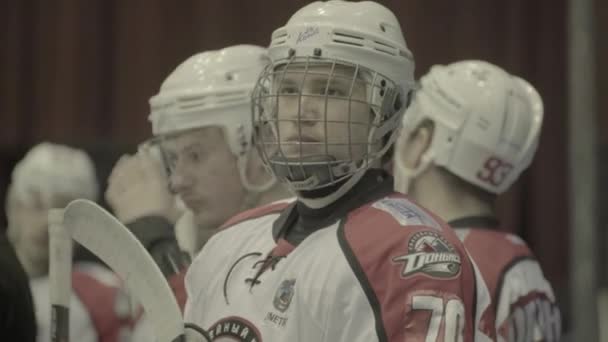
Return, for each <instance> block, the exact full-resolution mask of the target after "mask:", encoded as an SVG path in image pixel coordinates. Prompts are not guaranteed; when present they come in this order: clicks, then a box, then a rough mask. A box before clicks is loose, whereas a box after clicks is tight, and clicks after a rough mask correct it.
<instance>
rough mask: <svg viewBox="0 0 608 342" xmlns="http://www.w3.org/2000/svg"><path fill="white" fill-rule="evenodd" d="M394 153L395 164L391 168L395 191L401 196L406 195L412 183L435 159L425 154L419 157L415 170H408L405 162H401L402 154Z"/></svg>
mask: <svg viewBox="0 0 608 342" xmlns="http://www.w3.org/2000/svg"><path fill="white" fill-rule="evenodd" d="M396 152H397V153H395V163H394V166H393V178H394V180H395V191H397V192H400V193H402V194H407V193H408V191H409V190H410V185H411V184H412V181H413V180H414V179H416V178H417V177H418V176H420V175H421V174H422V173H423V172H424V171H426V170H427V169H428V168H429V166H430V165H431V162H432V161H433V160H434V159H435V156H434V155H432V154H431V153H430V152H425V153H424V154H423V155H422V156H421V157H420V163H419V164H418V166H417V167H415V168H410V167H407V166H405V161H404V160H403V154H402V153H399V151H396Z"/></svg>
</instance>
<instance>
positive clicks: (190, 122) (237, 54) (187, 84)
mask: <svg viewBox="0 0 608 342" xmlns="http://www.w3.org/2000/svg"><path fill="white" fill-rule="evenodd" d="M268 61H269V60H268V56H267V53H266V49H264V48H262V47H259V46H254V45H235V46H230V47H227V48H224V49H221V50H216V51H206V52H202V53H198V54H196V55H194V56H192V57H190V58H188V59H187V60H186V61H184V62H183V63H182V64H180V65H179V66H178V67H177V68H176V69H175V70H174V71H173V72H172V73H171V74H170V75H169V76H168V77H167V79H166V80H165V81H164V82H163V84H162V85H161V87H160V91H159V93H158V94H157V95H155V96H153V97H152V98H150V109H151V113H150V116H149V117H148V119H149V121H150V122H151V123H152V133H153V134H154V136H155V137H157V138H161V139H162V138H163V137H166V136H171V135H175V134H180V133H184V132H187V131H190V130H193V129H197V128H203V127H208V126H216V127H220V128H223V130H224V134H225V138H226V143H227V144H228V146H229V148H230V151H231V152H232V153H233V154H234V155H235V156H236V157H237V158H238V166H239V169H240V174H241V180H242V182H243V185H244V186H245V187H246V188H248V189H250V190H256V191H262V190H264V189H266V188H268V187H269V184H266V185H263V186H261V187H259V186H256V185H253V184H250V183H249V182H248V181H247V179H246V177H245V165H246V158H247V152H248V151H249V150H250V149H251V147H252V126H253V125H252V122H251V116H250V108H251V91H252V90H253V87H254V85H255V82H256V80H257V77H258V75H259V73H260V72H261V71H262V69H263V68H264V67H265V66H266V65H267V64H268Z"/></svg>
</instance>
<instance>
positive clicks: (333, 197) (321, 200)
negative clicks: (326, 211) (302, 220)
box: [298, 168, 367, 209]
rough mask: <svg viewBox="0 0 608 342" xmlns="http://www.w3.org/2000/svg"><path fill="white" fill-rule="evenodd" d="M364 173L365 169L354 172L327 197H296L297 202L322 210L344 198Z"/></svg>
mask: <svg viewBox="0 0 608 342" xmlns="http://www.w3.org/2000/svg"><path fill="white" fill-rule="evenodd" d="M365 171H367V168H363V169H361V170H359V171H357V172H355V174H353V175H352V176H351V177H350V178H349V179H348V180H347V181H346V182H345V183H344V184H342V185H340V187H339V188H338V189H337V190H336V191H334V192H332V193H330V194H329V195H327V196H323V197H317V198H308V197H303V196H298V197H299V200H300V201H301V202H302V203H304V204H305V205H306V206H307V207H309V208H311V209H320V208H324V207H326V206H328V205H330V204H332V203H334V202H335V201H337V200H338V199H339V198H341V197H342V196H344V195H345V194H346V193H347V192H348V191H349V190H350V189H352V188H353V186H355V184H357V183H358V182H359V180H360V179H361V177H363V175H364V174H365Z"/></svg>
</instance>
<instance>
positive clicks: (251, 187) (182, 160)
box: [106, 45, 288, 251]
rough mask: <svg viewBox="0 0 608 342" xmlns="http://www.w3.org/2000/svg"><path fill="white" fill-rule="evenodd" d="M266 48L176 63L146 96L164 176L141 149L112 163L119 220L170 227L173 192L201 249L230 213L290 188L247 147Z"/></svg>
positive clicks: (240, 48) (111, 191) (111, 193)
mask: <svg viewBox="0 0 608 342" xmlns="http://www.w3.org/2000/svg"><path fill="white" fill-rule="evenodd" d="M267 61H268V57H267V56H266V50H265V49H263V48H261V47H258V46H252V45H237V46H232V47H227V48H225V49H222V50H218V51H207V52H203V53H198V54H196V55H194V56H192V57H190V58H188V59H187V60H186V61H184V62H183V63H182V64H180V65H179V66H178V67H177V68H176V69H175V71H173V73H171V75H169V77H167V79H166V80H165V81H164V82H163V84H162V86H161V89H160V92H159V93H158V94H157V95H155V96H154V97H152V98H151V99H150V107H151V114H150V117H149V120H150V121H151V122H152V131H153V134H154V136H155V138H154V139H153V140H152V142H151V144H149V145H152V146H156V147H159V148H160V152H161V155H162V160H163V161H164V165H165V169H166V170H167V171H168V176H169V177H168V178H167V176H166V175H163V173H162V168H159V167H158V166H156V165H155V164H154V160H153V159H152V158H151V157H150V156H147V155H146V154H143V153H138V154H137V155H135V156H125V157H123V158H122V159H121V160H119V162H118V163H117V164H116V166H115V167H114V170H113V171H112V174H111V176H110V179H109V182H108V183H109V187H108V190H107V193H106V198H107V199H108V202H109V203H110V205H111V206H112V207H113V209H114V211H115V213H116V215H117V217H118V218H119V219H120V220H121V221H123V222H126V223H129V225H130V226H132V227H133V226H135V229H136V230H138V229H139V228H138V227H140V226H141V229H143V230H151V226H157V227H158V228H160V227H165V230H167V229H168V230H170V227H171V226H172V224H173V223H175V221H176V218H177V215H176V214H175V208H174V203H175V201H174V197H173V194H172V193H171V192H170V191H169V189H171V190H172V192H173V193H175V194H177V195H178V196H179V198H180V199H181V200H182V201H183V202H184V203H185V205H186V207H187V208H188V209H189V211H190V213H191V214H192V216H193V221H194V224H195V225H196V227H197V237H196V239H197V240H198V243H197V244H196V246H195V247H194V250H195V251H196V250H198V249H200V247H201V246H202V245H203V244H204V242H205V241H206V240H207V239H208V238H209V236H210V235H211V234H212V233H213V232H214V231H215V229H216V228H218V227H219V226H220V225H221V224H222V223H224V222H225V221H226V220H228V219H229V218H230V217H231V216H233V215H235V214H236V213H238V212H240V211H243V210H245V209H248V208H251V207H254V206H257V205H261V204H265V203H269V202H273V201H276V200H278V199H280V198H284V197H286V196H288V193H287V192H286V191H285V190H284V189H283V188H282V187H281V186H280V185H277V183H276V181H275V180H274V179H273V178H272V177H271V176H270V175H269V174H268V172H267V171H266V170H265V168H264V166H263V164H262V163H261V161H260V159H259V157H258V154H257V151H256V150H255V149H253V148H252V129H253V128H252V124H251V114H250V107H251V100H250V96H251V90H252V89H253V86H254V83H255V80H256V79H257V76H258V74H259V73H260V71H261V70H262V68H263V67H264V66H265V65H266V63H267Z"/></svg>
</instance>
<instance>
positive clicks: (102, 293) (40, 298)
mask: <svg viewBox="0 0 608 342" xmlns="http://www.w3.org/2000/svg"><path fill="white" fill-rule="evenodd" d="M30 286H31V289H32V295H33V298H34V307H35V311H36V322H37V325H38V337H37V339H36V340H37V341H38V342H49V341H51V317H50V315H51V304H50V299H49V294H50V288H49V286H50V282H49V277H41V278H35V279H32V280H31V281H30ZM72 290H73V292H72V296H71V298H70V322H69V324H70V332H69V333H70V341H78V342H121V341H125V342H126V341H131V339H130V338H131V332H132V329H133V320H132V319H131V312H130V302H129V298H128V296H127V295H126V294H125V293H124V292H123V291H122V290H121V288H120V281H119V279H118V278H117V277H116V275H115V274H114V273H113V272H111V271H110V270H108V269H106V268H105V267H103V266H101V265H98V264H95V263H89V262H79V263H76V264H75V265H74V270H73V272H72Z"/></svg>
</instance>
